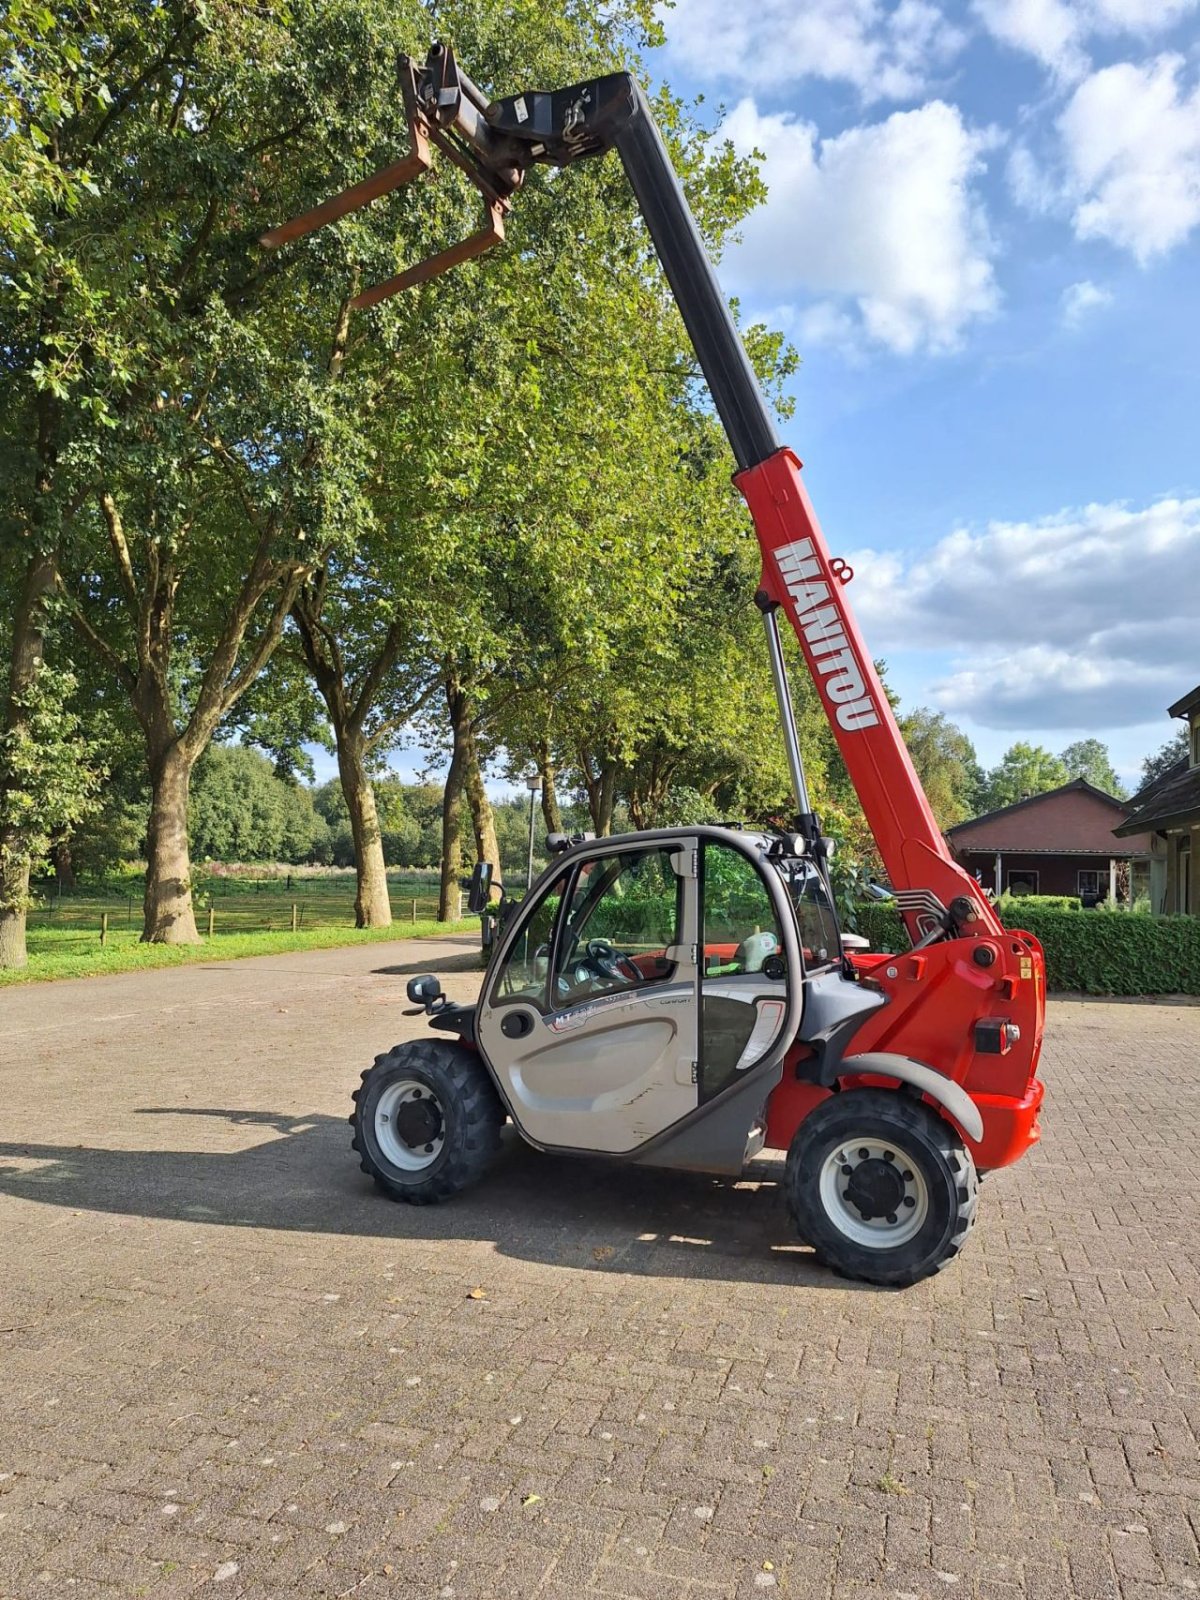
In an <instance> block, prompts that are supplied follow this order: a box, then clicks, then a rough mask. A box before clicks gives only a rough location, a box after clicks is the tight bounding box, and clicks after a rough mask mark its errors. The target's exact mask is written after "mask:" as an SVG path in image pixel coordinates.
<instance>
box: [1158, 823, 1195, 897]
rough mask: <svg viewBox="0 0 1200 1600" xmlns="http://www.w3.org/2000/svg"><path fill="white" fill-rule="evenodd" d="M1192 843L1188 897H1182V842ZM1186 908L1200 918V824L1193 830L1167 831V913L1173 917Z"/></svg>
mask: <svg viewBox="0 0 1200 1600" xmlns="http://www.w3.org/2000/svg"><path fill="white" fill-rule="evenodd" d="M1184 839H1188V840H1190V841H1191V850H1190V853H1189V855H1188V857H1187V858H1186V859H1187V860H1188V866H1189V869H1190V882H1189V883H1188V885H1187V894H1186V897H1183V896H1181V890H1182V888H1183V884H1182V882H1181V878H1180V850H1179V845H1180V841H1181V840H1184ZM1185 905H1186V908H1187V910H1188V911H1189V912H1191V914H1192V915H1193V916H1200V823H1198V824H1195V825H1194V826H1193V827H1191V828H1168V829H1167V895H1166V907H1165V909H1166V911H1167V914H1168V915H1172V914H1174V913H1176V912H1179V911H1181V910H1183V909H1184V907H1185Z"/></svg>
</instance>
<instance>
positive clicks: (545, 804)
mask: <svg viewBox="0 0 1200 1600" xmlns="http://www.w3.org/2000/svg"><path fill="white" fill-rule="evenodd" d="M537 769H538V772H539V773H540V774H541V778H542V820H543V821H544V822H545V824H546V832H547V833H561V832H562V811H561V809H560V808H559V804H558V788H557V786H556V784H555V781H554V780H555V777H556V773H555V770H554V762H553V761H552V760H551V759H550V751H549V749H548V748H547V746H546V745H540V746H539V747H538V750H537Z"/></svg>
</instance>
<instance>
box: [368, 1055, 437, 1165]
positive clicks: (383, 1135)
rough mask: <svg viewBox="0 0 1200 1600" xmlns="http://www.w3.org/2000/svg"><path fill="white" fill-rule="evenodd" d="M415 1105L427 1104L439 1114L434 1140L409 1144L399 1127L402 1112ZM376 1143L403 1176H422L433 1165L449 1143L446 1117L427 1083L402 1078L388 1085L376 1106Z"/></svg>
mask: <svg viewBox="0 0 1200 1600" xmlns="http://www.w3.org/2000/svg"><path fill="white" fill-rule="evenodd" d="M414 1101H426V1102H428V1104H430V1105H431V1106H432V1107H433V1109H434V1110H435V1111H436V1112H437V1114H438V1117H439V1119H440V1123H441V1126H440V1128H439V1131H438V1133H437V1134H436V1136H435V1137H434V1138H433V1139H432V1140H425V1141H423V1142H420V1143H417V1144H409V1143H408V1141H407V1140H406V1139H405V1138H404V1137H403V1135H402V1134H401V1132H400V1130H399V1128H398V1127H397V1125H396V1124H397V1116H398V1115H399V1116H401V1119H402V1120H403V1114H402V1108H403V1107H404V1106H406V1105H411V1104H412V1103H413V1102H414ZM375 1141H376V1143H377V1144H378V1146H379V1148H380V1150H381V1151H382V1152H383V1154H384V1156H385V1157H386V1158H387V1160H388V1161H390V1162H391V1164H392V1166H394V1167H399V1168H400V1170H401V1171H402V1172H423V1171H424V1170H425V1168H426V1167H431V1166H432V1165H433V1163H434V1162H435V1161H436V1160H437V1158H438V1156H440V1155H441V1153H442V1146H443V1144H445V1142H446V1113H445V1112H444V1111H443V1109H442V1103H441V1101H440V1100H439V1099H438V1097H437V1095H435V1094H434V1092H433V1090H432V1089H431V1088H430V1087H429V1085H428V1084H427V1083H419V1082H418V1081H417V1080H416V1079H415V1078H402V1079H401V1080H400V1081H399V1082H398V1083H389V1084H388V1086H387V1088H386V1089H385V1090H384V1091H383V1093H382V1094H381V1095H380V1096H379V1099H378V1101H377V1102H376V1105H375Z"/></svg>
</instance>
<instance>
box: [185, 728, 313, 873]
mask: <svg viewBox="0 0 1200 1600" xmlns="http://www.w3.org/2000/svg"><path fill="white" fill-rule="evenodd" d="M188 832H189V837H190V842H191V848H192V853H193V854H194V855H195V856H197V857H200V858H201V859H209V860H216V861H263V862H268V861H290V862H302V861H308V860H311V859H312V857H313V855H314V851H316V850H318V849H319V847H320V845H321V844H322V843H323V841H324V840H325V838H326V829H325V825H324V819H323V818H321V817H319V816H318V813H317V811H316V809H315V807H314V803H313V795H312V791H311V790H309V789H306V788H304V787H302V786H301V785H299V784H297V783H295V782H292V781H289V780H288V779H285V778H280V777H279V776H278V775H277V774H276V772H275V771H274V769H273V767H272V765H271V763H270V761H268V760H267V758H266V757H265V756H264V755H261V754H260V753H259V752H258V751H257V750H251V749H248V748H247V747H246V746H245V745H237V744H235V745H223V744H212V745H210V746H209V748H208V749H207V750H206V751H205V753H204V755H203V756H201V757H200V759H199V761H198V762H197V763H196V772H195V781H194V783H193V784H192V788H191V794H190V804H189V808H188Z"/></svg>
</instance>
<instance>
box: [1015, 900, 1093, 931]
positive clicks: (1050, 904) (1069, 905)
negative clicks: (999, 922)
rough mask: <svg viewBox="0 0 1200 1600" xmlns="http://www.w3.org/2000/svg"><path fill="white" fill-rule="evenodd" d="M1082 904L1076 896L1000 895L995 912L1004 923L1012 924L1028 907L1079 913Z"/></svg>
mask: <svg viewBox="0 0 1200 1600" xmlns="http://www.w3.org/2000/svg"><path fill="white" fill-rule="evenodd" d="M1082 904H1083V903H1082V901H1081V900H1080V898H1079V896H1078V895H1077V894H1002V895H1001V896H1000V900H999V902H998V905H997V910H998V911H999V912H1000V915H1001V917H1002V918H1003V920H1004V921H1005V922H1014V919H1015V918H1018V917H1023V916H1024V915H1025V911H1026V909H1027V908H1028V907H1030V906H1032V907H1033V908H1034V909H1035V910H1040V911H1079V910H1081V909H1082ZM1014 925H1015V923H1014Z"/></svg>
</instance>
